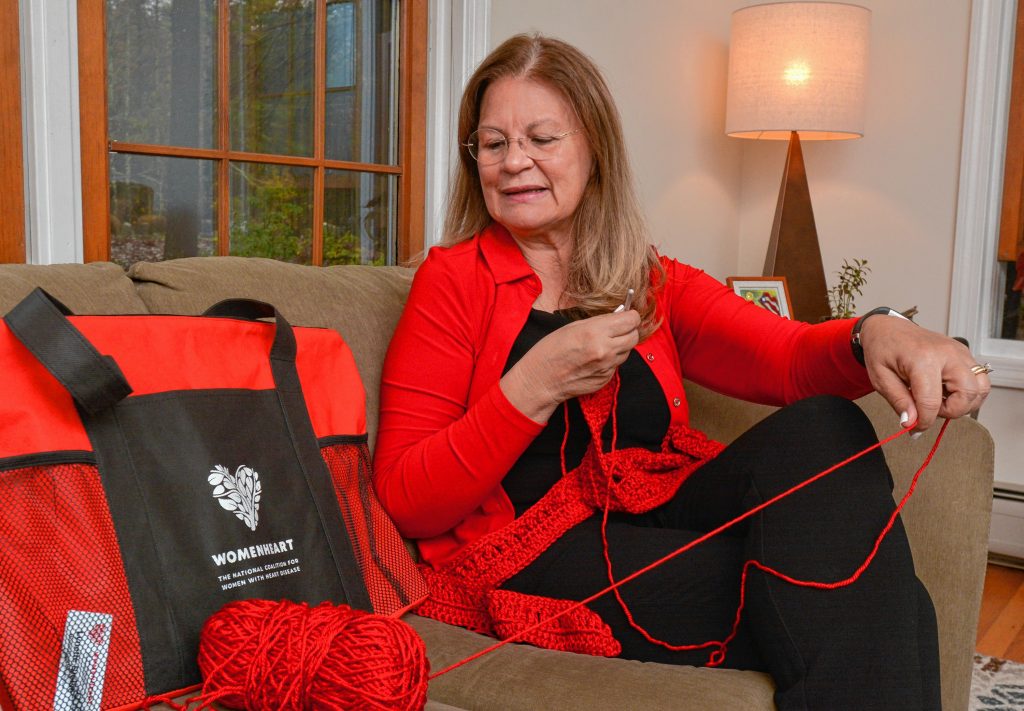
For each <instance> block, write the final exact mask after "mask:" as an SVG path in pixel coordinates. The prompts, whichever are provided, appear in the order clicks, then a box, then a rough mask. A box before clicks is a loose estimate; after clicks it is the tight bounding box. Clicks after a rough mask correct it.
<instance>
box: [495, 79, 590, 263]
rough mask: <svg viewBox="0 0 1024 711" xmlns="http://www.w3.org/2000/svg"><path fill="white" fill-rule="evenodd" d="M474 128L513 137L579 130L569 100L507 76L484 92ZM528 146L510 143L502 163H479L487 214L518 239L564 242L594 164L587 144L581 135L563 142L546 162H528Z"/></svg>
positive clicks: (526, 142) (545, 87)
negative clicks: (477, 123)
mask: <svg viewBox="0 0 1024 711" xmlns="http://www.w3.org/2000/svg"><path fill="white" fill-rule="evenodd" d="M477 128H478V129H493V130H496V131H500V132H501V133H502V134H504V135H505V137H506V138H508V139H514V138H519V137H524V136H525V137H529V136H558V135H560V134H563V133H566V132H568V131H575V130H576V129H579V128H581V126H580V123H579V121H578V120H577V119H576V117H575V115H574V114H573V111H572V109H571V108H570V106H569V104H568V102H566V100H565V99H564V98H562V95H561V94H560V93H559V92H558V91H556V90H555V89H553V88H552V87H550V86H548V85H547V84H544V83H541V82H537V81H534V80H531V79H513V78H506V79H499V80H498V81H496V82H494V83H493V84H491V85H490V86H489V87H488V88H487V90H486V91H485V92H484V96H483V101H482V102H481V106H480V124H479V125H478V126H477ZM529 146H530V142H529V140H524V141H522V142H519V141H513V140H509V145H508V154H507V155H506V156H505V158H504V159H503V160H501V161H499V162H498V163H494V164H493V165H478V169H479V173H480V187H481V188H482V190H483V194H484V202H485V203H486V204H487V211H488V212H489V213H490V214H491V217H492V218H494V220H495V221H497V222H499V223H501V224H502V225H504V226H505V227H506V228H507V229H508V231H509V232H511V233H512V235H513V236H515V237H517V238H520V239H531V240H545V241H550V242H551V243H553V244H567V243H568V240H569V239H570V234H571V233H570V227H571V225H572V218H573V214H574V213H575V212H576V208H577V207H578V206H579V204H580V199H581V198H582V197H583V189H584V188H585V187H586V185H587V181H588V180H589V179H590V173H591V169H592V166H593V162H594V161H593V158H592V156H591V154H590V146H589V145H588V144H587V139H586V137H585V136H584V135H583V133H582V131H581V132H579V133H574V134H572V135H569V136H566V137H564V138H562V139H561V141H560V142H559V145H558V150H557V152H556V154H555V155H554V156H553V157H550V158H547V159H545V160H540V161H538V160H534V159H532V158H530V157H529V156H528V155H527V154H526V153H527V152H529V151H530V148H529ZM524 147H525V149H526V150H525V151H524Z"/></svg>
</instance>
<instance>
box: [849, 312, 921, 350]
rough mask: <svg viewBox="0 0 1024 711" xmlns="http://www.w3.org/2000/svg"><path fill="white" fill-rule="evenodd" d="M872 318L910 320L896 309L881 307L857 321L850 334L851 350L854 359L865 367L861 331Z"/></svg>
mask: <svg viewBox="0 0 1024 711" xmlns="http://www.w3.org/2000/svg"><path fill="white" fill-rule="evenodd" d="M872 316H895V317H896V318H901V319H903V320H904V321H909V320H910V319H909V318H907V317H906V316H904V315H903V314H901V313H900V312H899V311H897V310H896V309H890V308H889V307H888V306H879V307H878V308H877V309H871V310H870V311H868V312H867V313H866V314H864V315H863V316H861V317H860V318H859V319H857V323H855V324H853V331H852V332H851V333H850V349H851V350H852V351H853V357H854V358H856V359H857V362H858V363H860V364H861V365H864V346H863V345H861V342H860V330H861V328H863V327H864V322H865V321H867V320H868V319H869V318H871V317H872Z"/></svg>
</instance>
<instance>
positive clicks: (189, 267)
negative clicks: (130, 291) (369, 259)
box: [128, 257, 413, 447]
mask: <svg viewBox="0 0 1024 711" xmlns="http://www.w3.org/2000/svg"><path fill="white" fill-rule="evenodd" d="M412 274H413V270H411V269H406V268H403V267H371V266H360V265H346V266H336V267H308V266H302V265H297V264H287V263H285V262H278V261H274V260H272V259H255V258H243V257H218V258H215V259H210V258H209V257H192V258H187V259H175V260H172V261H168V262H152V263H146V262H139V263H136V264H133V265H132V267H131V268H130V269H129V270H128V275H129V276H130V277H131V278H132V279H134V280H135V283H136V286H137V289H138V294H139V296H140V297H141V298H142V301H143V302H145V305H146V306H147V307H148V308H149V311H150V312H151V313H172V314H198V313H202V312H203V311H205V310H206V309H207V308H208V307H209V306H211V305H212V304H215V303H217V302H218V301H222V300H224V299H232V298H246V299H258V300H260V301H266V302H268V303H270V304H273V305H274V306H276V307H277V308H278V310H280V311H281V313H282V314H284V317H285V318H287V319H288V321H289V322H290V323H291V324H292V325H293V326H319V327H324V328H333V329H335V330H337V331H338V332H340V333H341V335H342V337H343V338H344V339H345V341H346V343H348V345H349V347H350V348H351V349H352V353H353V355H354V356H355V360H356V366H357V367H358V368H359V373H360V375H361V376H362V379H363V384H364V385H365V386H366V427H367V431H368V433H369V437H370V446H371V447H373V442H374V437H375V435H376V432H377V412H378V390H379V386H380V373H381V366H382V364H383V362H384V353H385V352H386V351H387V347H388V343H389V342H390V340H391V333H392V332H393V331H394V330H395V324H396V323H397V322H398V317H399V316H400V315H401V313H402V306H403V305H404V304H405V299H406V296H407V295H408V292H409V285H410V284H411V283H412Z"/></svg>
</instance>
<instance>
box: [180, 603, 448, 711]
mask: <svg viewBox="0 0 1024 711" xmlns="http://www.w3.org/2000/svg"><path fill="white" fill-rule="evenodd" d="M199 669H200V671H201V672H202V674H203V679H204V680H205V681H204V684H203V690H202V695H201V696H199V697H198V698H197V699H194V700H190V701H198V702H199V703H200V705H199V706H198V707H197V708H198V709H203V708H210V707H211V706H212V704H214V703H219V704H222V705H224V706H228V707H230V708H236V709H247V710H248V711H256V710H257V709H260V710H263V709H266V710H267V711H270V710H271V709H272V710H273V711H292V710H293V709H294V710H295V711H299V710H301V709H312V708H316V709H338V710H339V711H340V710H342V709H344V710H345V711H357V710H358V711H363V710H364V709H365V710H369V709H388V710H389V711H392V710H394V711H414V710H415V711H419V710H420V709H423V708H424V706H425V705H426V701H427V675H428V674H429V672H430V668H429V662H428V661H427V656H426V649H425V647H424V645H423V640H421V639H420V638H419V636H418V635H417V634H416V632H415V631H414V630H413V629H412V628H411V627H409V626H408V625H407V624H405V623H404V622H402V621H400V620H398V619H396V618H394V617H385V616H384V615H375V614H371V613H368V612H362V611H360V610H355V609H352V608H351V607H348V606H347V605H332V604H331V603H329V602H325V603H321V604H320V605H317V606H316V607H310V606H309V605H306V604H299V603H293V602H288V601H282V602H273V601H270V600H243V601H240V602H233V603H229V604H227V605H225V606H224V607H223V608H221V609H220V611H218V612H217V613H215V614H214V615H213V616H212V617H210V619H209V620H207V622H206V624H205V625H204V626H203V630H202V633H201V635H200V639H199Z"/></svg>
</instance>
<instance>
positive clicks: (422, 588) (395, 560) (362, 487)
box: [320, 443, 429, 615]
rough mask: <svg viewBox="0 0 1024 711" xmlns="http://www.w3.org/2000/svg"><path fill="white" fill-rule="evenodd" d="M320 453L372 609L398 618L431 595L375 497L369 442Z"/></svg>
mask: <svg viewBox="0 0 1024 711" xmlns="http://www.w3.org/2000/svg"><path fill="white" fill-rule="evenodd" d="M320 452H321V454H322V455H323V458H324V461H325V462H326V463H327V467H328V468H329V469H330V472H331V478H332V479H333V480H334V491H335V493H336V494H337V496H338V503H339V505H340V506H341V513H342V517H343V518H344V519H345V525H346V527H347V529H348V535H349V538H350V539H351V540H352V547H353V548H354V549H355V554H356V561H357V562H358V564H359V569H360V572H361V573H362V575H363V580H364V582H365V583H366V589H367V591H368V592H369V593H370V601H371V603H372V604H373V611H374V612H376V613H377V614H381V615H395V614H399V613H401V612H404V611H406V610H407V609H408V608H409V607H410V606H412V605H415V604H417V603H419V602H421V601H422V600H423V599H424V598H425V597H426V596H427V593H428V592H429V591H428V589H427V584H426V582H425V581H424V580H423V577H422V576H421V575H420V573H419V570H417V568H416V563H415V562H414V561H413V559H412V556H411V555H410V553H409V550H408V549H407V548H406V547H405V542H404V541H403V540H402V537H401V535H399V533H398V529H396V528H395V524H394V523H392V521H391V519H390V517H388V515H387V514H386V513H385V512H384V509H383V507H382V506H381V505H380V502H379V501H377V497H376V495H375V494H374V493H373V488H372V485H371V483H370V453H369V450H368V449H367V446H366V444H365V443H359V444H354V443H342V444H331V445H328V446H326V447H323V448H321V450H320Z"/></svg>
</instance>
